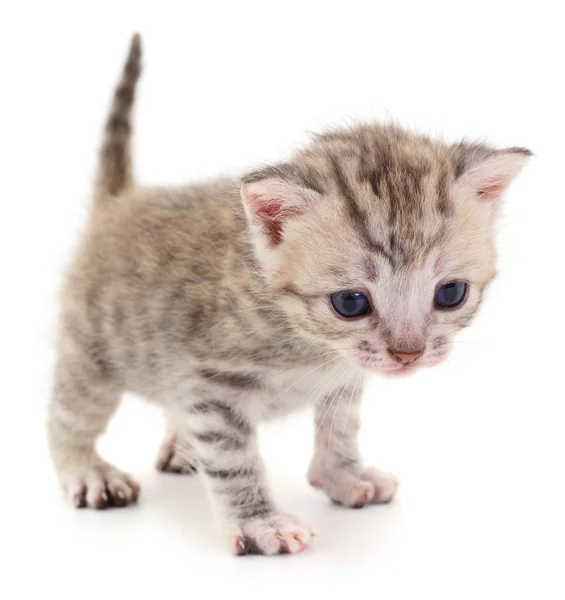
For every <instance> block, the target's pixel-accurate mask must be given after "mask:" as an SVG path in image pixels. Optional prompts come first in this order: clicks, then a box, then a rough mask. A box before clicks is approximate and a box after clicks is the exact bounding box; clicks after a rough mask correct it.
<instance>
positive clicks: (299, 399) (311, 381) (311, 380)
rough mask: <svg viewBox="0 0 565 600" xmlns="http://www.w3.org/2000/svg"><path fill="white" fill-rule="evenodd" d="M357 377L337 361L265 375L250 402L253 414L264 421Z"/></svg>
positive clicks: (354, 372) (307, 402) (297, 407)
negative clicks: (259, 388)
mask: <svg viewBox="0 0 565 600" xmlns="http://www.w3.org/2000/svg"><path fill="white" fill-rule="evenodd" d="M358 376H359V374H358V372H357V371H356V370H355V371H354V367H352V366H351V365H347V364H345V363H344V362H343V361H340V360H333V361H329V362H328V363H326V364H322V365H318V366H311V365H310V366H307V367H299V368H293V369H287V370H286V371H283V372H279V373H274V374H271V375H267V376H266V377H265V378H264V380H263V382H264V387H263V391H262V392H261V393H260V394H258V396H257V397H256V398H254V401H253V407H252V408H253V413H254V416H255V418H257V419H258V420H263V419H268V418H272V417H277V416H281V415H284V414H288V413H290V412H292V411H294V410H297V409H300V408H303V407H306V406H310V405H312V404H314V403H315V402H317V401H320V400H321V401H323V399H324V397H325V396H327V395H328V394H332V393H335V392H338V393H339V390H340V389H341V388H343V389H345V387H347V386H348V384H349V383H351V385H353V384H354V381H355V378H356V377H358Z"/></svg>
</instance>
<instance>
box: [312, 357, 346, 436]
mask: <svg viewBox="0 0 565 600" xmlns="http://www.w3.org/2000/svg"><path fill="white" fill-rule="evenodd" d="M348 367H349V368H351V367H350V365H348V364H346V365H345V369H344V371H343V373H346V372H347V368H348ZM345 385H346V384H345V383H343V384H342V385H341V386H339V385H338V386H337V387H336V390H335V392H334V394H333V395H331V392H330V395H329V396H331V402H330V403H329V405H328V407H327V409H326V412H325V413H324V415H323V416H322V417H321V419H319V423H318V427H317V428H316V433H318V431H319V430H320V429H321V427H322V425H323V423H324V421H325V419H326V417H327V415H328V413H329V411H330V410H331V408H332V406H333V404H334V402H335V400H336V398H337V395H338V393H339V391H340V390H342V389H343V388H344V387H345ZM329 396H328V398H327V399H326V401H327V400H328V399H329ZM325 405H326V402H324V404H323V406H322V409H323V408H324V406H325ZM321 412H322V411H321V410H320V414H321Z"/></svg>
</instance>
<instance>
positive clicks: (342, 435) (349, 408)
mask: <svg viewBox="0 0 565 600" xmlns="http://www.w3.org/2000/svg"><path fill="white" fill-rule="evenodd" d="M360 379H361V373H357V378H356V379H355V385H354V386H353V390H352V391H351V396H349V405H348V407H347V412H346V413H345V420H344V422H343V429H342V430H341V441H342V442H343V438H344V436H345V428H346V427H347V421H348V420H349V413H350V412H351V402H352V401H353V396H355V392H356V391H357V386H358V385H359V380H360Z"/></svg>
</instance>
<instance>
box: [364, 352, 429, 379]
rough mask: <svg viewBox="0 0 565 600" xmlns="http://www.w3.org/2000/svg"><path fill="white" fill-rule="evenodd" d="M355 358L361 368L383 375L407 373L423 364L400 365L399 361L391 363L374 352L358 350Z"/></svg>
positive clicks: (412, 371)
mask: <svg viewBox="0 0 565 600" xmlns="http://www.w3.org/2000/svg"><path fill="white" fill-rule="evenodd" d="M355 358H356V361H357V364H358V365H359V366H360V367H362V368H363V369H367V370H368V371H371V372H373V373H379V374H384V375H397V376H398V375H408V374H409V373H414V372H415V371H417V370H418V367H420V366H425V365H418V364H409V365H402V364H399V363H392V362H389V361H387V360H385V359H384V358H380V357H379V356H377V355H375V354H372V353H367V352H359V353H357V355H356V357H355Z"/></svg>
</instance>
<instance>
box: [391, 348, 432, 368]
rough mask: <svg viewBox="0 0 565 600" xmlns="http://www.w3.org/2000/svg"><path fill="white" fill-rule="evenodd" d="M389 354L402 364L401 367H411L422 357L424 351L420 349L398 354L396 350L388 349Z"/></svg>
mask: <svg viewBox="0 0 565 600" xmlns="http://www.w3.org/2000/svg"><path fill="white" fill-rule="evenodd" d="M389 354H390V355H391V356H392V357H393V358H394V359H395V360H397V361H398V362H399V363H402V364H403V365H411V364H412V363H414V362H416V361H417V360H418V359H419V358H420V356H422V354H424V349H423V348H422V349H421V350H415V351H413V352H398V351H396V350H390V349H389Z"/></svg>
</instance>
